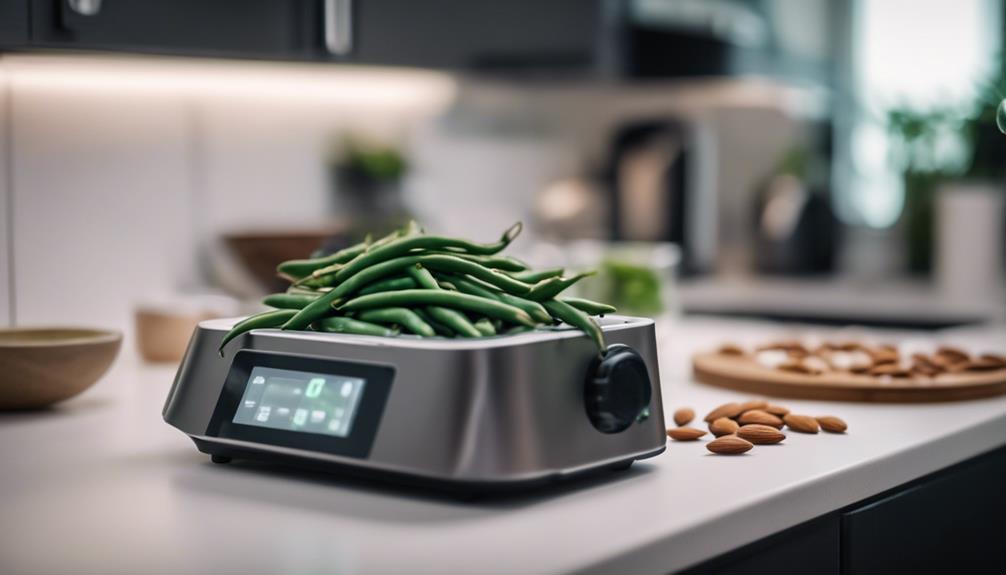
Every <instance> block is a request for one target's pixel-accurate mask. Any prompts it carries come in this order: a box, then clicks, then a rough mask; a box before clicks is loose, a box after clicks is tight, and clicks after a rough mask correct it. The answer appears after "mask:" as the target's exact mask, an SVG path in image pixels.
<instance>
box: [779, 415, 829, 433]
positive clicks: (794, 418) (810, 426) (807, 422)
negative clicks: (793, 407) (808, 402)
mask: <svg viewBox="0 0 1006 575" xmlns="http://www.w3.org/2000/svg"><path fill="white" fill-rule="evenodd" d="M782 420H783V421H784V422H786V427H788V428H790V429H792V430H793V431H798V432H800V433H817V432H818V431H819V430H820V429H821V426H820V424H819V423H818V422H817V420H816V419H814V418H813V417H810V416H809V415H794V414H792V413H790V414H788V415H786V416H784V417H783V418H782Z"/></svg>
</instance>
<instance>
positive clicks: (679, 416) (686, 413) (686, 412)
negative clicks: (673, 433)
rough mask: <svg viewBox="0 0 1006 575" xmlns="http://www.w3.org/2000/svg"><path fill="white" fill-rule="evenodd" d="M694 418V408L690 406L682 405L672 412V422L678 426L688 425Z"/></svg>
mask: <svg viewBox="0 0 1006 575" xmlns="http://www.w3.org/2000/svg"><path fill="white" fill-rule="evenodd" d="M693 419H695V410H694V409H692V408H690V407H682V408H681V409H679V410H677V411H675V412H674V424H675V425H677V426H678V427H681V426H682V425H688V424H689V423H691V421H692V420H693Z"/></svg>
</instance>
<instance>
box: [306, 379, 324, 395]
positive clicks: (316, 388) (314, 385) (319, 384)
mask: <svg viewBox="0 0 1006 575" xmlns="http://www.w3.org/2000/svg"><path fill="white" fill-rule="evenodd" d="M323 387H325V379H324V378H322V377H316V378H314V379H312V380H311V381H309V382H308V383H307V391H305V392H304V397H318V396H319V395H321V389H322V388H323Z"/></svg>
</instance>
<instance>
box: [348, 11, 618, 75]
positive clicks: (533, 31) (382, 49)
mask: <svg viewBox="0 0 1006 575" xmlns="http://www.w3.org/2000/svg"><path fill="white" fill-rule="evenodd" d="M597 8H598V6H597V3H596V2H593V1H592V0H549V1H547V2H541V1H529V0H509V1H505V2H485V1H480V0H422V1H421V2H416V1H415V0H358V1H357V2H355V4H354V5H353V9H354V25H355V29H354V37H355V41H354V43H353V51H352V56H351V58H352V59H353V60H355V61H359V62H362V63H376V64H389V65H401V66H424V67H433V68H449V69H467V70H495V69H504V70H532V71H533V70H536V69H538V70H549V71H556V70H559V71H561V70H574V71H576V70H584V69H586V68H589V67H591V66H593V64H594V60H595V58H594V45H595V36H596V34H597V32H598V26H599V21H600V15H599V10H598V9H597Z"/></svg>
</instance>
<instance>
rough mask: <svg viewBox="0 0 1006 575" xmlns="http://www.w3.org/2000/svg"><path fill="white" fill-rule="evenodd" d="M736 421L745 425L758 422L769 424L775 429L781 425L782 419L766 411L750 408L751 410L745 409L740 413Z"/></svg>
mask: <svg viewBox="0 0 1006 575" xmlns="http://www.w3.org/2000/svg"><path fill="white" fill-rule="evenodd" d="M737 422H738V423H740V424H741V425H747V424H749V423H758V424H761V425H770V426H772V427H774V428H776V429H780V428H781V427H782V420H781V419H779V418H778V417H776V416H774V415H772V414H771V413H768V412H767V411H762V410H760V409H752V410H751V411H745V412H744V413H742V414H741V416H740V418H738V419H737Z"/></svg>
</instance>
